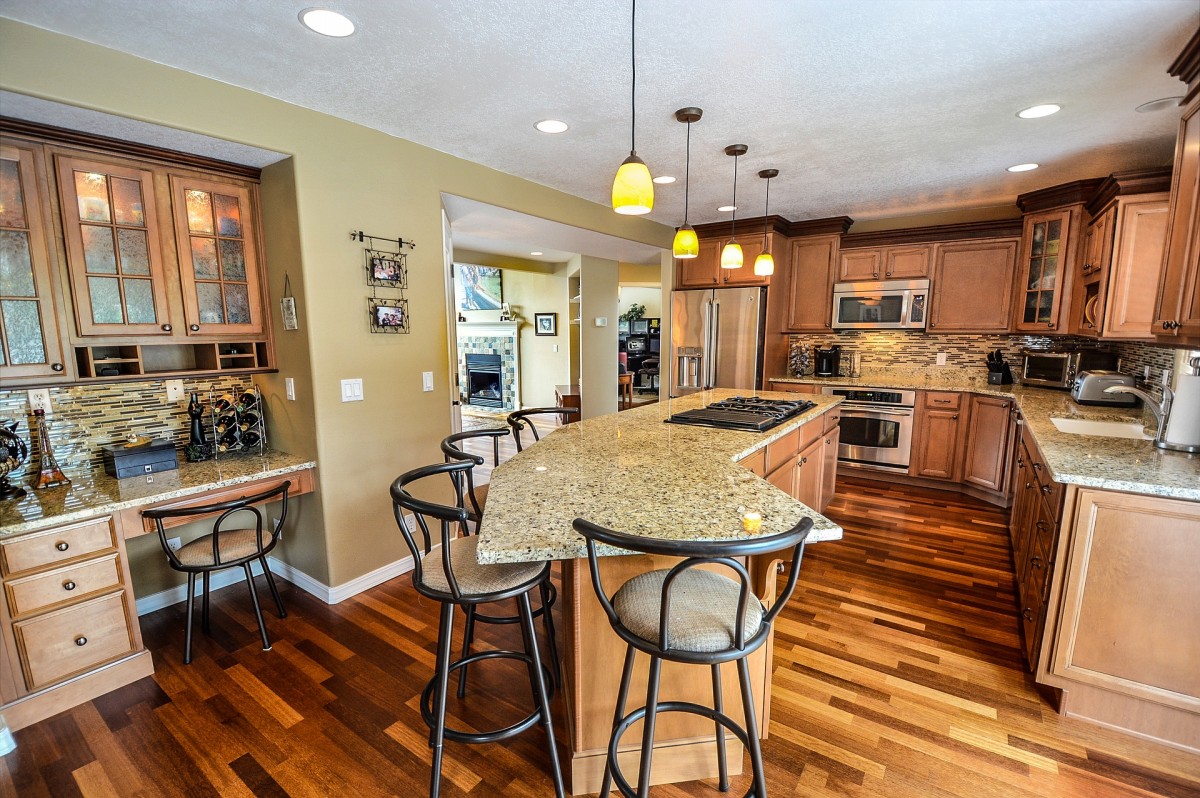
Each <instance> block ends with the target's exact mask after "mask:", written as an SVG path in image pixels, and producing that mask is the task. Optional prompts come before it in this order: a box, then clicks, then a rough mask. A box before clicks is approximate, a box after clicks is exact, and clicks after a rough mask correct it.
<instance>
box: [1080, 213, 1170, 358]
mask: <svg viewBox="0 0 1200 798" xmlns="http://www.w3.org/2000/svg"><path fill="white" fill-rule="evenodd" d="M1167 207H1168V206H1167V195H1166V194H1146V195H1143V196H1134V197H1130V198H1128V199H1125V198H1122V199H1120V200H1118V201H1117V204H1116V206H1115V208H1114V209H1113V210H1115V212H1116V217H1115V221H1114V235H1113V240H1112V245H1111V247H1110V248H1109V251H1108V253H1107V254H1108V259H1107V262H1105V263H1104V264H1103V265H1104V267H1105V272H1106V274H1105V277H1104V280H1103V286H1102V289H1101V293H1100V296H1101V298H1100V299H1099V300H1097V302H1096V308H1097V310H1096V311H1095V313H1096V314H1097V315H1099V318H1098V319H1096V320H1095V323H1096V325H1097V326H1098V327H1099V330H1100V337H1101V338H1106V339H1142V340H1150V339H1152V337H1153V324H1154V310H1155V307H1154V303H1155V299H1156V294H1155V289H1156V286H1157V285H1158V282H1159V281H1158V278H1159V274H1160V272H1161V270H1162V260H1163V250H1164V248H1165V247H1166V241H1167ZM1081 313H1082V315H1083V317H1084V323H1085V324H1086V323H1087V321H1088V319H1087V316H1088V315H1089V314H1088V309H1087V307H1086V306H1085V307H1084V308H1083V310H1082V311H1081Z"/></svg>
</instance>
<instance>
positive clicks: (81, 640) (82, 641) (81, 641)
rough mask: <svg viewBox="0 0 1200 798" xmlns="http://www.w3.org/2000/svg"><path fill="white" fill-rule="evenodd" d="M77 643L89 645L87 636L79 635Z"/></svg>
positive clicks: (76, 639) (78, 644)
mask: <svg viewBox="0 0 1200 798" xmlns="http://www.w3.org/2000/svg"><path fill="white" fill-rule="evenodd" d="M75 645H77V646H86V645H87V638H86V637H84V636H83V635H80V636H79V637H77V638H75Z"/></svg>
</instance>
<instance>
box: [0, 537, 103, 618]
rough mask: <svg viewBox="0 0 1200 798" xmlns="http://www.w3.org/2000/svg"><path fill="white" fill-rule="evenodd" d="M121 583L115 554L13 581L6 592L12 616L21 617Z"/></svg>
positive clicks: (6, 584)
mask: <svg viewBox="0 0 1200 798" xmlns="http://www.w3.org/2000/svg"><path fill="white" fill-rule="evenodd" d="M120 584H121V567H120V561H119V560H118V558H117V554H116V552H114V553H112V554H109V555H107V556H102V557H99V558H96V559H94V560H86V561H84V562H81V563H78V564H76V565H69V566H67V567H65V568H55V569H54V570H53V571H48V572H46V573H40V574H36V575H34V576H24V577H21V578H19V579H10V580H9V581H7V582H5V584H4V592H5V594H6V596H7V597H8V609H9V611H10V613H11V614H12V616H13V617H20V616H22V615H28V614H30V613H31V612H37V611H38V610H44V609H46V608H48V607H53V606H54V605H56V604H63V603H65V602H68V601H76V600H78V599H81V598H83V597H86V596H89V595H91V594H93V593H99V592H100V591H102V590H107V589H108V588H112V587H116V586H118V585H120Z"/></svg>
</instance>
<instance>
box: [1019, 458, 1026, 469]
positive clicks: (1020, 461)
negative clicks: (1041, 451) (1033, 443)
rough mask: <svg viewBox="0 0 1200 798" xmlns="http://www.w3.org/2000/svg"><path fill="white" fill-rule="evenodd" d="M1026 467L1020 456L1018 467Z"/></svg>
mask: <svg viewBox="0 0 1200 798" xmlns="http://www.w3.org/2000/svg"><path fill="white" fill-rule="evenodd" d="M1024 467H1025V461H1024V460H1022V459H1021V458H1020V457H1018V458H1017V468H1024Z"/></svg>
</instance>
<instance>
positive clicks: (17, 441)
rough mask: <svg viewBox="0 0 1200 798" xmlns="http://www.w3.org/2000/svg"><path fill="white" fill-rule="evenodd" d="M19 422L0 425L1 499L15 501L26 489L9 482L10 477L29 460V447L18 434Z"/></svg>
mask: <svg viewBox="0 0 1200 798" xmlns="http://www.w3.org/2000/svg"><path fill="white" fill-rule="evenodd" d="M19 423H20V422H19V421H7V422H3V423H0V498H2V499H15V498H16V497H18V496H24V495H25V489H24V488H22V487H20V486H19V485H13V484H11V483H10V482H9V481H8V475H9V474H11V473H12V472H14V471H16V470H17V469H18V468H20V467H21V466H22V465H23V464H24V463H25V461H26V460H27V459H29V446H28V445H27V444H26V443H25V439H24V438H22V437H21V436H20V435H18V434H17V425H18V424H19Z"/></svg>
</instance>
